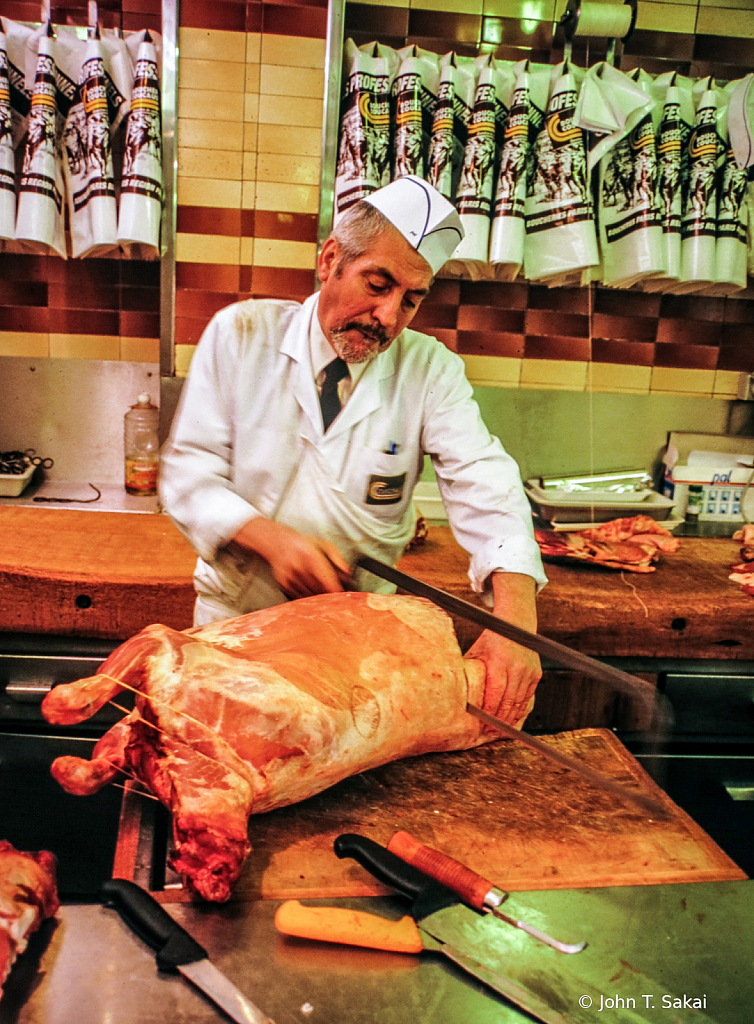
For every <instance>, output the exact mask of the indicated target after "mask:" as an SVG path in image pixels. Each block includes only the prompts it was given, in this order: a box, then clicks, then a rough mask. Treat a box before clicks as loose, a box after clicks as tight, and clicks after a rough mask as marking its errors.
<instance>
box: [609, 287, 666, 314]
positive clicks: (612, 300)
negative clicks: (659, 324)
mask: <svg viewBox="0 0 754 1024" xmlns="http://www.w3.org/2000/svg"><path fill="white" fill-rule="evenodd" d="M660 299H661V296H660V295H649V294H644V293H643V292H631V291H621V290H618V289H616V288H597V289H595V292H594V312H595V313H607V314H609V315H610V316H647V317H651V316H653V317H657V316H658V315H659V312H660Z"/></svg>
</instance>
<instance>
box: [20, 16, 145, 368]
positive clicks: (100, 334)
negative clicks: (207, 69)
mask: <svg viewBox="0 0 754 1024" xmlns="http://www.w3.org/2000/svg"><path fill="white" fill-rule="evenodd" d="M160 10H161V5H160V0H104V2H103V0H100V3H99V20H100V24H101V25H103V26H105V27H106V28H116V27H117V28H120V29H122V30H123V31H137V30H139V29H143V28H151V29H154V30H155V31H158V32H159V31H160V25H161V15H160ZM0 14H1V15H3V16H4V17H6V18H11V19H12V20H14V21H29V22H38V21H39V17H40V3H39V2H38V0H37V2H28V0H0ZM51 14H52V21H53V23H54V24H57V25H60V24H72V25H86V24H87V20H88V6H87V2H86V0H78V2H77V0H69V2H68V3H64V4H55V3H53V4H52V11H51ZM0 246H3V243H0ZM4 249H5V251H0V356H30V357H33V358H35V359H38V358H40V357H50V358H53V359H56V358H57V359H65V358H68V359H104V360H126V361H129V362H145V363H157V362H159V358H160V351H159V350H160V342H159V337H160V265H159V262H158V261H157V260H152V261H149V260H132V259H129V258H127V256H126V255H125V254H116V255H114V256H113V257H112V258H108V259H78V260H63V259H61V258H60V257H59V256H30V255H26V254H22V253H21V252H19V251H18V250H19V249H20V246H18V245H16V244H15V243H13V242H10V243H5V244H4Z"/></svg>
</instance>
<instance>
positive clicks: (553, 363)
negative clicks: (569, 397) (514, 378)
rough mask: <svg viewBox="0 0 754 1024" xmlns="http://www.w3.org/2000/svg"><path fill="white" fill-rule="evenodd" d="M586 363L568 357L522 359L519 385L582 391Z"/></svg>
mask: <svg viewBox="0 0 754 1024" xmlns="http://www.w3.org/2000/svg"><path fill="white" fill-rule="evenodd" d="M586 368H587V364H586V363H582V362H579V361H577V360H574V361H573V362H572V361H570V360H568V359H523V360H522V361H521V387H525V388H542V389H543V390H547V391H583V390H584V389H585V388H586Z"/></svg>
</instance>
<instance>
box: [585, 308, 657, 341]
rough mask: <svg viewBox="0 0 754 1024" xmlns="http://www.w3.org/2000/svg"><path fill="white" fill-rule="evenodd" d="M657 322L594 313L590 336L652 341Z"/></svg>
mask: <svg viewBox="0 0 754 1024" xmlns="http://www.w3.org/2000/svg"><path fill="white" fill-rule="evenodd" d="M656 334H657V320H656V319H654V318H651V317H642V316H606V315H605V314H604V313H595V314H594V316H593V317H592V336H593V337H595V338H625V339H626V340H627V341H654V340H655V335H656Z"/></svg>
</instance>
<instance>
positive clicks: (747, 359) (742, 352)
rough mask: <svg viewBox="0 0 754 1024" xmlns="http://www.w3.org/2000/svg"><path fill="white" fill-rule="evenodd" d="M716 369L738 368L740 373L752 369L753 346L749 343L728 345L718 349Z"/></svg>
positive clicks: (753, 360) (750, 371)
mask: <svg viewBox="0 0 754 1024" xmlns="http://www.w3.org/2000/svg"><path fill="white" fill-rule="evenodd" d="M717 369H718V370H739V371H740V372H741V373H752V372H753V371H754V347H752V346H751V345H730V346H725V347H724V348H721V349H720V355H719V356H718V359H717Z"/></svg>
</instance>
